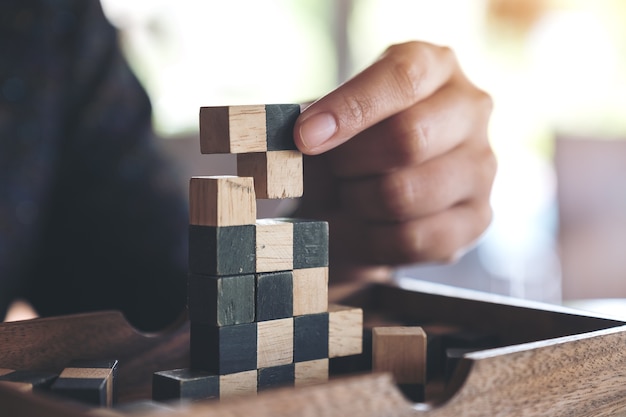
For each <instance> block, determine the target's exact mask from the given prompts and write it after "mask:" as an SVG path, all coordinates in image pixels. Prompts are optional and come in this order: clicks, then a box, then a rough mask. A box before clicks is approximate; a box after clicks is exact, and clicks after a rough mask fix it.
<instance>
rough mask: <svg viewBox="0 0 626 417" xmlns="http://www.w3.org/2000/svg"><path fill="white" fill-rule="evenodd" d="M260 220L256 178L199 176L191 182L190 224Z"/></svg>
mask: <svg viewBox="0 0 626 417" xmlns="http://www.w3.org/2000/svg"><path fill="white" fill-rule="evenodd" d="M255 221H256V196H255V193H254V183H253V179H252V178H250V177H235V176H228V175H225V176H197V177H192V178H191V179H190V181H189V223H190V224H195V225H200V226H240V225H246V224H254V223H255Z"/></svg>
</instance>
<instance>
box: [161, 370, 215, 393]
mask: <svg viewBox="0 0 626 417" xmlns="http://www.w3.org/2000/svg"><path fill="white" fill-rule="evenodd" d="M219 391H220V379H219V375H217V374H215V373H211V372H205V371H198V370H191V369H188V368H183V369H173V370H170V371H160V372H155V373H154V374H153V375H152V399H153V400H155V401H172V400H202V399H207V398H218V397H219Z"/></svg>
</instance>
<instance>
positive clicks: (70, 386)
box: [50, 360, 117, 407]
mask: <svg viewBox="0 0 626 417" xmlns="http://www.w3.org/2000/svg"><path fill="white" fill-rule="evenodd" d="M116 376H117V361H116V360H110V361H87V360H85V361H73V362H72V363H71V364H70V365H69V366H68V367H66V368H65V369H64V370H63V372H61V374H60V375H59V377H58V378H57V380H56V381H54V383H53V384H52V386H51V387H50V389H51V391H52V392H54V393H55V394H58V395H62V396H64V397H66V398H71V399H74V400H77V401H81V402H84V403H88V404H92V405H98V406H106V407H111V406H112V405H113V403H114V402H115V396H116V389H115V379H116Z"/></svg>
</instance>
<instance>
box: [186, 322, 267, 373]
mask: <svg viewBox="0 0 626 417" xmlns="http://www.w3.org/2000/svg"><path fill="white" fill-rule="evenodd" d="M256 350H257V324H256V323H245V324H237V325H234V326H224V327H216V326H211V325H206V324H198V323H194V322H191V329H190V362H191V368H192V369H197V370H203V371H208V372H213V373H218V374H220V375H224V374H232V373H236V372H244V371H250V370H253V369H256V368H257V352H256Z"/></svg>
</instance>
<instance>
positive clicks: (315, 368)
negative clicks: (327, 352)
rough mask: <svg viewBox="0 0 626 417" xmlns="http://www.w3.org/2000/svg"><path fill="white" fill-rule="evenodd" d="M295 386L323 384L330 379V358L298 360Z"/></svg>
mask: <svg viewBox="0 0 626 417" xmlns="http://www.w3.org/2000/svg"><path fill="white" fill-rule="evenodd" d="M295 367H296V370H295V386H296V387H305V386H309V385H316V384H323V383H324V382H327V381H328V358H326V359H318V360H314V361H306V362H296V364H295Z"/></svg>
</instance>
